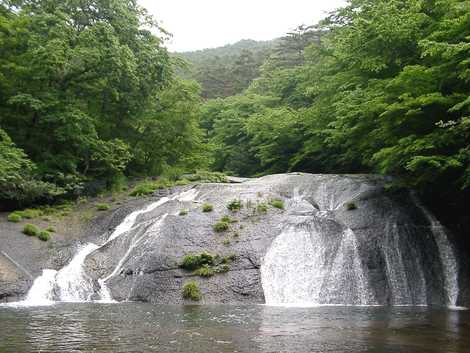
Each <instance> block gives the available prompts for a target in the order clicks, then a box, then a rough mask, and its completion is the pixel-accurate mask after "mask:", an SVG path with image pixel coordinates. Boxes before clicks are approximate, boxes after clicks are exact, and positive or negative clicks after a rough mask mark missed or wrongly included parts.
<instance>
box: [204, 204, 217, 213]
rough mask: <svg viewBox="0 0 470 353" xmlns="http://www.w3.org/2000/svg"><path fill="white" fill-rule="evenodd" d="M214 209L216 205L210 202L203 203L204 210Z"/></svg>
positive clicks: (210, 210)
mask: <svg viewBox="0 0 470 353" xmlns="http://www.w3.org/2000/svg"><path fill="white" fill-rule="evenodd" d="M213 210H214V206H212V205H211V204H210V203H205V204H203V205H202V212H212V211H213Z"/></svg>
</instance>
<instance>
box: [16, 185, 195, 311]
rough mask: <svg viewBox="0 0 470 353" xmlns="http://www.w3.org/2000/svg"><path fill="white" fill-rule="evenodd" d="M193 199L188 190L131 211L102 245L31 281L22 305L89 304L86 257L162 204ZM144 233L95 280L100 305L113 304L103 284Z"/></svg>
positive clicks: (81, 250) (87, 247) (90, 291)
mask: <svg viewBox="0 0 470 353" xmlns="http://www.w3.org/2000/svg"><path fill="white" fill-rule="evenodd" d="M196 196H197V191H196V190H194V189H190V190H188V191H185V192H182V193H179V194H177V195H175V196H173V197H171V198H168V197H163V198H161V199H160V200H158V201H157V202H154V203H151V204H150V205H148V206H146V207H144V208H143V209H141V210H137V211H134V212H132V213H130V214H129V215H128V216H126V217H125V218H124V220H123V221H122V222H121V223H120V224H119V225H118V226H117V227H116V229H115V230H114V231H113V233H112V234H111V235H110V236H109V238H108V239H107V240H106V242H105V243H104V244H102V245H101V246H98V245H96V244H93V243H88V244H86V245H84V246H82V247H80V248H79V250H78V251H77V253H76V255H75V256H74V257H73V258H72V260H71V261H70V263H69V264H68V265H66V266H65V267H64V268H62V269H61V270H59V271H55V270H50V269H46V270H44V271H43V273H42V275H41V276H39V277H38V278H36V279H35V280H34V283H33V286H32V287H31V289H30V290H29V292H28V294H27V296H26V299H25V300H24V301H23V302H22V305H48V304H52V303H54V302H55V301H60V302H86V301H91V298H92V296H93V294H95V292H96V290H95V288H94V286H93V281H92V280H91V278H89V276H88V275H87V274H86V272H85V270H84V267H83V264H84V263H85V260H86V258H87V256H88V255H90V254H91V253H92V252H93V251H95V250H97V249H99V248H100V247H102V246H105V245H106V244H108V243H109V242H111V241H113V240H115V239H117V238H118V237H120V236H122V235H124V234H126V233H128V232H129V231H130V230H131V229H132V228H133V227H134V225H135V223H136V220H137V218H138V217H139V216H140V215H142V214H145V213H148V212H151V211H153V210H155V209H156V208H157V207H160V206H162V205H164V204H166V203H167V202H169V201H172V200H177V201H180V202H189V201H192V200H194V198H195V197H196ZM166 216H167V215H166V214H165V215H163V216H162V217H160V219H159V220H158V222H157V223H156V227H160V226H161V224H162V223H163V221H164V219H165V217H166ZM144 236H145V233H144V234H143V235H141V236H140V237H139V238H138V239H134V240H133V241H132V242H131V245H130V247H129V248H128V250H127V251H126V253H125V255H124V256H123V258H122V259H121V260H120V261H119V263H118V265H117V266H116V268H115V269H114V270H113V271H112V273H111V274H110V275H108V276H106V277H105V278H102V279H99V280H98V283H99V285H100V288H99V290H98V294H99V296H100V301H101V302H113V299H112V296H111V294H110V291H109V289H108V288H107V286H106V281H108V280H109V279H110V278H111V277H113V276H115V275H116V274H118V273H119V270H120V269H121V268H122V265H123V263H124V262H125V261H126V259H127V258H128V256H129V254H130V253H131V251H132V249H133V248H134V247H135V246H136V245H137V244H138V243H139V242H141V241H142V240H143V238H144Z"/></svg>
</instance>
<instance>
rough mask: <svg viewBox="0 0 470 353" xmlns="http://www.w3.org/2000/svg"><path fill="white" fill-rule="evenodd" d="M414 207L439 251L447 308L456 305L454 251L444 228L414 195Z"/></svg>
mask: <svg viewBox="0 0 470 353" xmlns="http://www.w3.org/2000/svg"><path fill="white" fill-rule="evenodd" d="M412 198H413V200H414V202H415V204H416V206H417V207H418V208H419V209H420V210H421V211H422V212H423V214H424V216H425V217H426V219H427V220H428V222H429V224H430V226H431V232H432V234H433V235H434V240H435V241H436V245H437V247H438V249H439V256H440V259H441V265H442V268H443V272H444V282H445V286H444V288H445V291H446V296H447V303H448V305H449V306H456V305H457V298H458V295H459V282H458V265H457V257H456V254H455V250H454V248H453V246H452V244H451V243H450V241H449V237H448V236H447V233H446V230H445V228H444V227H443V226H442V224H441V223H440V222H439V221H438V220H437V219H436V217H434V215H432V214H431V212H429V211H428V210H427V209H426V207H424V205H423V204H422V203H421V202H420V200H419V199H418V198H417V197H416V195H414V194H412Z"/></svg>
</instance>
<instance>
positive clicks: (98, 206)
mask: <svg viewBox="0 0 470 353" xmlns="http://www.w3.org/2000/svg"><path fill="white" fill-rule="evenodd" d="M110 208H111V207H110V206H109V204H107V203H97V204H96V209H97V210H98V211H107V210H109V209H110Z"/></svg>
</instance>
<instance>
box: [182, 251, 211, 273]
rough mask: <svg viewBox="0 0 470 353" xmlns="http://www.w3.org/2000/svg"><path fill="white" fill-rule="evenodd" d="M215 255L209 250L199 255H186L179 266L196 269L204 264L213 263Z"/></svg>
mask: <svg viewBox="0 0 470 353" xmlns="http://www.w3.org/2000/svg"><path fill="white" fill-rule="evenodd" d="M213 264H214V256H213V255H212V254H209V253H207V252H203V253H200V254H199V255H186V256H185V257H184V258H183V261H181V263H180V265H179V267H180V268H182V269H185V270H187V271H194V270H197V269H199V268H200V267H202V266H204V265H213Z"/></svg>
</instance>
